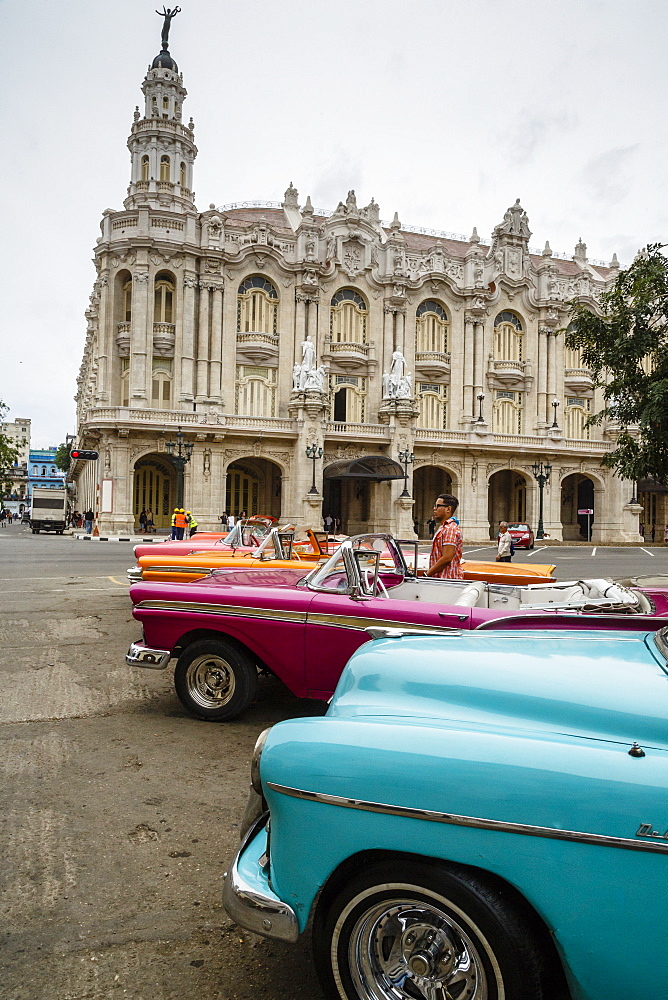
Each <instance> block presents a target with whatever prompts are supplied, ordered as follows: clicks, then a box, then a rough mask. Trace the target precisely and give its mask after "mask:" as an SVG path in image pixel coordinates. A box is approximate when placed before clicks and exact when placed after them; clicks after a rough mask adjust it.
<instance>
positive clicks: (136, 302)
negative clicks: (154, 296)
mask: <svg viewBox="0 0 668 1000" xmlns="http://www.w3.org/2000/svg"><path fill="white" fill-rule="evenodd" d="M149 289H150V282H149V272H148V267H137V269H136V270H135V272H134V274H133V275H132V327H131V329H132V332H131V334H130V376H129V378H130V391H129V397H130V398H129V403H130V406H131V407H132V406H142V407H147V406H148V405H149V402H150V393H149V391H148V388H149V386H150V382H151V374H152V373H151V357H152V347H153V335H152V331H151V332H150V333H149V302H148V296H149Z"/></svg>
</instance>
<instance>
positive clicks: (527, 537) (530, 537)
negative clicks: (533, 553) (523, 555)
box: [508, 521, 536, 549]
mask: <svg viewBox="0 0 668 1000" xmlns="http://www.w3.org/2000/svg"><path fill="white" fill-rule="evenodd" d="M508 531H509V532H510V537H511V538H512V540H513V544H514V546H515V548H516V549H532V548H533V547H534V545H535V542H536V540H535V538H534V533H533V528H532V527H531V525H530V524H527V523H526V521H523V522H521V523H520V522H519V521H518V522H513V523H512V524H509V525H508Z"/></svg>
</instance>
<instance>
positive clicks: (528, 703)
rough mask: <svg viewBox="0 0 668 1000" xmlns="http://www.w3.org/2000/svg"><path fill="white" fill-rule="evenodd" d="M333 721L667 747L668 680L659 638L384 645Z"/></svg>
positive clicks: (527, 634)
mask: <svg viewBox="0 0 668 1000" xmlns="http://www.w3.org/2000/svg"><path fill="white" fill-rule="evenodd" d="M408 663H410V669H409V670H407V669H406V664H408ZM328 715H330V716H333V717H346V716H347V717H357V718H359V717H369V718H371V717H376V718H380V717H385V718H390V717H391V718H396V719H404V720H408V719H411V720H412V721H414V722H418V723H419V721H420V720H424V722H425V724H429V725H434V724H435V723H438V721H439V720H441V721H442V722H443V724H451V723H452V722H453V721H457V722H465V723H467V724H468V725H476V724H478V725H483V726H493V727H499V726H501V727H503V728H512V729H515V730H516V729H518V728H519V729H524V730H532V731H546V732H552V733H562V734H571V735H578V736H589V737H593V738H599V739H605V740H613V741H619V742H625V743H628V742H629V741H631V742H632V741H634V740H635V741H638V742H640V743H641V744H643V743H644V744H647V745H648V746H655V747H661V748H664V749H668V672H667V669H666V661H665V658H664V657H663V655H662V654H661V652H660V651H659V649H658V648H657V646H656V643H655V640H654V633H642V632H634V633H629V632H613V631H610V632H598V631H594V630H582V631H578V632H577V633H576V632H569V631H567V630H562V631H557V630H540V631H538V630H524V631H521V632H520V631H517V630H514V631H508V632H503V633H495V634H491V633H473V634H453V635H446V636H439V637H436V636H421V637H414V636H410V637H408V636H404V637H402V638H396V639H395V638H392V639H378V640H375V641H374V642H370V643H367V644H365V645H364V646H363V647H362V648H361V649H360V650H358V652H357V653H355V654H354V656H353V657H352V658H351V660H350V661H349V663H348V666H347V667H346V669H345V670H344V672H343V674H342V676H341V679H340V681H339V684H338V686H337V689H336V692H335V695H334V698H333V699H332V703H331V705H330V708H329V711H328Z"/></svg>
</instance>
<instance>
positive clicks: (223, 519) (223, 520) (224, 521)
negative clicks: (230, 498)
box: [220, 511, 227, 529]
mask: <svg viewBox="0 0 668 1000" xmlns="http://www.w3.org/2000/svg"><path fill="white" fill-rule="evenodd" d="M220 523H221V524H222V526H223V529H226V528H227V511H223V513H222V514H221V515H220Z"/></svg>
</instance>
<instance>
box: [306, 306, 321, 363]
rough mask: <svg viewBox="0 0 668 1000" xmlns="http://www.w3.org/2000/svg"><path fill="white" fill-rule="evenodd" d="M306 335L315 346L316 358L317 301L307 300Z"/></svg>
mask: <svg viewBox="0 0 668 1000" xmlns="http://www.w3.org/2000/svg"><path fill="white" fill-rule="evenodd" d="M307 331H308V335H309V337H310V338H311V340H312V341H313V343H314V344H315V354H316V358H317V357H318V356H319V354H320V351H319V346H318V299H317V298H310V299H309V300H308V325H307Z"/></svg>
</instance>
